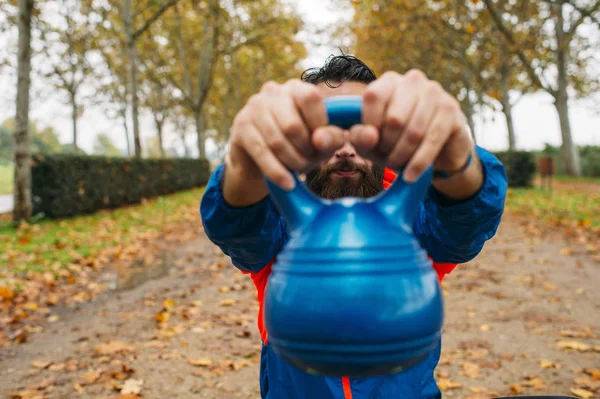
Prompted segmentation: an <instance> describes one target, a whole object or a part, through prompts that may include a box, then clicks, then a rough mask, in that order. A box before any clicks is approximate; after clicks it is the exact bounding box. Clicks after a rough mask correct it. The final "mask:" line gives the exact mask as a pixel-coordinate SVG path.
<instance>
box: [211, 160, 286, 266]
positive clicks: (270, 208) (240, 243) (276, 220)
mask: <svg viewBox="0 0 600 399" xmlns="http://www.w3.org/2000/svg"><path fill="white" fill-rule="evenodd" d="M224 166H225V165H224V164H221V165H219V166H218V167H217V168H216V169H215V170H214V171H213V173H212V174H211V176H210V179H209V181H208V184H207V186H206V190H205V193H204V195H203V196H202V200H201V202H200V215H201V219H202V225H203V226H204V232H205V233H206V235H207V236H208V238H209V239H210V240H211V241H212V242H213V243H214V244H216V245H217V246H218V247H219V248H221V250H222V251H223V253H225V254H226V255H228V256H230V257H231V261H232V263H233V264H234V266H236V267H237V268H238V269H240V270H242V271H246V272H250V273H257V272H259V271H260V270H261V269H262V268H263V267H265V266H266V265H267V264H268V263H269V262H270V261H271V260H272V259H273V257H275V255H276V253H277V251H278V250H279V247H280V246H281V244H282V242H283V238H284V234H285V223H284V220H283V218H282V217H281V216H280V214H279V211H278V210H277V208H276V207H275V204H274V203H273V202H272V201H271V199H270V198H269V197H268V196H267V197H266V198H265V199H263V200H262V201H260V202H258V203H257V204H254V205H251V206H249V207H242V208H237V207H235V208H234V207H232V206H230V205H229V204H227V203H226V202H225V199H224V198H223V191H222V189H221V179H222V176H223V169H224Z"/></svg>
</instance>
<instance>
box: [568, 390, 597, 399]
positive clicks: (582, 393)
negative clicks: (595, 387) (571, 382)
mask: <svg viewBox="0 0 600 399" xmlns="http://www.w3.org/2000/svg"><path fill="white" fill-rule="evenodd" d="M571 393H572V394H574V395H577V397H578V398H581V399H590V398H591V397H592V396H594V393H593V392H590V391H588V390H585V389H582V388H571Z"/></svg>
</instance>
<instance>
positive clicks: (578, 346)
mask: <svg viewBox="0 0 600 399" xmlns="http://www.w3.org/2000/svg"><path fill="white" fill-rule="evenodd" d="M556 348H557V349H560V350H566V349H573V350H576V351H579V352H587V351H589V350H590V346H589V345H587V344H584V343H583V342H579V341H559V342H558V344H556Z"/></svg>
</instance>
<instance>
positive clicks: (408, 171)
mask: <svg viewBox="0 0 600 399" xmlns="http://www.w3.org/2000/svg"><path fill="white" fill-rule="evenodd" d="M458 127H459V126H458V123H457V120H456V117H455V113H454V112H453V111H452V110H450V109H445V108H441V109H440V110H439V111H438V112H437V113H436V115H435V117H434V118H433V120H432V121H431V123H430V125H429V126H428V128H427V132H426V134H425V137H424V139H423V141H422V143H421V145H420V146H419V148H418V149H417V150H416V151H415V153H414V155H413V156H412V158H411V159H410V161H409V162H408V164H407V165H406V168H405V169H404V173H403V176H402V177H403V179H404V180H405V181H406V182H409V183H412V182H414V181H416V180H417V179H418V178H419V177H420V176H421V174H422V173H423V171H424V170H425V169H427V167H429V166H430V165H431V164H433V163H434V161H435V160H436V159H437V157H438V155H439V154H440V152H441V151H442V148H443V147H444V145H445V144H446V142H447V141H448V138H449V137H450V135H451V134H452V132H453V131H454V130H455V129H457V128H458Z"/></svg>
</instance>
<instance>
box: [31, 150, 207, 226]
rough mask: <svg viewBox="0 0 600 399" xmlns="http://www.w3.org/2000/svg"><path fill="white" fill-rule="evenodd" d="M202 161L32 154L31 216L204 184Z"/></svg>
mask: <svg viewBox="0 0 600 399" xmlns="http://www.w3.org/2000/svg"><path fill="white" fill-rule="evenodd" d="M209 175H210V170H209V166H208V161H207V160H200V159H180V158H176V159H138V158H108V157H103V156H85V155H83V156H82V155H63V154H57V155H34V156H33V166H32V169H31V188H32V202H33V213H34V215H39V214H40V213H41V214H42V216H43V217H49V218H62V217H69V216H74V215H80V214H85V213H91V212H94V211H97V210H99V209H106V208H117V207H121V206H124V205H128V204H134V203H139V202H140V201H141V200H142V199H143V198H152V197H156V196H159V195H164V194H170V193H173V192H176V191H180V190H186V189H190V188H193V187H200V186H202V185H205V184H206V182H207V181H208V178H209Z"/></svg>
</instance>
